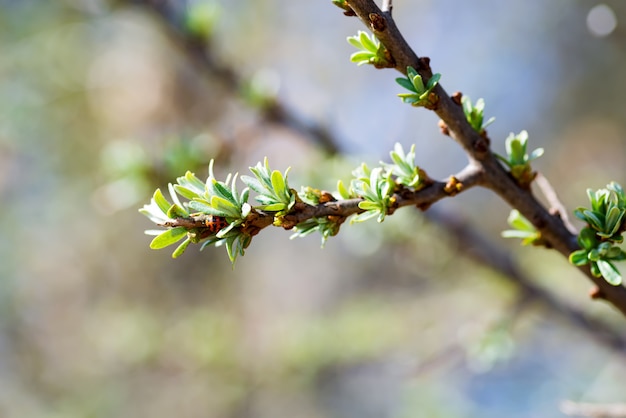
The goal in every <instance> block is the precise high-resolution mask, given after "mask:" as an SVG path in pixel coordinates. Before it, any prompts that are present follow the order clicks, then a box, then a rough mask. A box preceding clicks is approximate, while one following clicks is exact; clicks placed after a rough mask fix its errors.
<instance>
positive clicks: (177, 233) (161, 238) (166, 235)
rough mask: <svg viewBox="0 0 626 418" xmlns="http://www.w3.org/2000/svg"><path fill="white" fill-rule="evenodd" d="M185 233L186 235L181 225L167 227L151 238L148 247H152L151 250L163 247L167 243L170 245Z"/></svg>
mask: <svg viewBox="0 0 626 418" xmlns="http://www.w3.org/2000/svg"><path fill="white" fill-rule="evenodd" d="M185 235H187V230H186V229H185V228H183V227H182V226H179V227H177V228H172V229H168V230H167V231H165V232H163V233H162V234H161V235H158V236H156V237H155V238H154V239H153V240H152V242H151V243H150V248H152V249H153V250H158V249H161V248H165V247H167V246H168V245H172V244H174V243H176V242H178V241H180V240H181V239H182V238H183V237H184V236H185Z"/></svg>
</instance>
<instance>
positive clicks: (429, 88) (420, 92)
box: [396, 67, 441, 109]
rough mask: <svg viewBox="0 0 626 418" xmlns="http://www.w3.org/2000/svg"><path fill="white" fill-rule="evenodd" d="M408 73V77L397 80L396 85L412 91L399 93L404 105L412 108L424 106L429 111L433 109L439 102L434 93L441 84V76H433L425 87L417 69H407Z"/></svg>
mask: <svg viewBox="0 0 626 418" xmlns="http://www.w3.org/2000/svg"><path fill="white" fill-rule="evenodd" d="M406 73H407V76H406V77H398V78H396V83H398V84H400V85H401V86H402V87H404V88H405V89H407V90H408V91H410V93H399V94H398V97H400V98H401V99H402V101H403V102H404V103H409V104H410V105H411V106H416V107H418V106H423V107H426V108H428V109H430V108H433V107H434V106H435V105H436V104H437V101H438V98H437V96H436V95H435V94H434V93H433V89H434V88H435V86H436V85H437V84H438V83H439V79H440V78H441V74H439V73H437V74H433V76H432V77H431V78H430V79H429V80H428V82H427V83H426V84H425V85H424V80H422V76H421V75H419V74H418V73H417V71H416V70H415V68H413V67H407V69H406Z"/></svg>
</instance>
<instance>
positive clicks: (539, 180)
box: [535, 173, 578, 235]
mask: <svg viewBox="0 0 626 418" xmlns="http://www.w3.org/2000/svg"><path fill="white" fill-rule="evenodd" d="M535 183H536V184H537V186H538V187H539V189H540V190H541V194H543V195H544V196H545V198H546V199H547V200H548V203H549V204H550V207H551V209H550V212H552V213H554V214H558V216H559V217H560V218H561V220H562V221H563V223H564V224H565V227H566V228H567V229H568V230H569V231H570V232H571V233H572V234H574V235H577V234H578V231H577V230H576V227H575V226H574V225H572V223H571V221H570V220H569V216H568V215H567V209H565V206H564V205H563V203H561V200H560V199H559V196H558V195H557V194H556V190H554V188H553V187H552V185H551V184H550V182H549V181H548V179H547V178H546V176H544V175H543V174H541V173H537V176H536V177H535Z"/></svg>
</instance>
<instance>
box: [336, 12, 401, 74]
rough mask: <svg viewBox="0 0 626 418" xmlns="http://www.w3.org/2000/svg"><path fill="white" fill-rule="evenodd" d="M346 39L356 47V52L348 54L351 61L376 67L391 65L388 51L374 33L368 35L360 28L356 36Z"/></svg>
mask: <svg viewBox="0 0 626 418" xmlns="http://www.w3.org/2000/svg"><path fill="white" fill-rule="evenodd" d="M340 7H341V6H340ZM347 41H348V43H349V44H350V45H352V46H354V47H355V48H356V49H358V51H357V52H355V53H353V54H352V55H350V61H351V62H354V63H356V64H357V65H363V64H371V65H373V66H374V67H376V68H386V67H392V66H393V64H392V63H391V59H390V56H389V52H388V51H387V49H386V48H385V47H384V45H382V44H381V43H380V41H379V40H378V38H376V37H375V36H374V35H372V36H371V37H370V35H368V34H367V33H366V32H363V31H361V30H360V31H359V32H358V34H357V35H356V36H348V38H347Z"/></svg>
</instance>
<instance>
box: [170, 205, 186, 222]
mask: <svg viewBox="0 0 626 418" xmlns="http://www.w3.org/2000/svg"><path fill="white" fill-rule="evenodd" d="M187 216H189V213H187V211H186V210H185V209H183V208H181V207H180V206H178V205H176V204H174V205H172V207H171V208H169V210H168V211H167V217H168V218H170V219H175V218H185V217H187Z"/></svg>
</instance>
